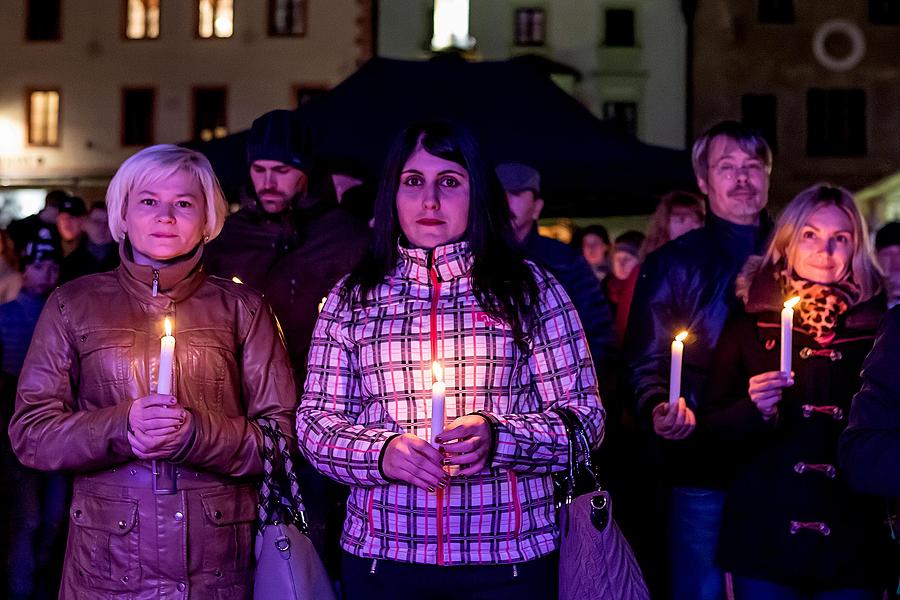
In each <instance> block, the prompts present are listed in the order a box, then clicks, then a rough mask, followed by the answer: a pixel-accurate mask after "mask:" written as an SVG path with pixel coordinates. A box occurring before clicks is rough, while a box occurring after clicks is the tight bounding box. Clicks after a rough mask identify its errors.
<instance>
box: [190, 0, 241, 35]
mask: <svg viewBox="0 0 900 600" xmlns="http://www.w3.org/2000/svg"><path fill="white" fill-rule="evenodd" d="M197 11H198V12H197V16H198V17H199V20H198V26H197V34H198V35H199V36H200V37H202V38H212V37H217V38H229V37H231V35H232V34H233V33H234V2H232V0H199V1H198V2H197Z"/></svg>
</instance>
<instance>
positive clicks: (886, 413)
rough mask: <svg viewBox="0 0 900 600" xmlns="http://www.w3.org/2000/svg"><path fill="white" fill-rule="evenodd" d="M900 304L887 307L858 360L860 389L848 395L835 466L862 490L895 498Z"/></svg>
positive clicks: (898, 489) (899, 486)
mask: <svg viewBox="0 0 900 600" xmlns="http://www.w3.org/2000/svg"><path fill="white" fill-rule="evenodd" d="M898 366H900V306H895V307H894V308H892V309H891V310H890V311H888V314H887V317H885V319H884V323H883V324H882V328H881V331H879V333H878V338H877V339H876V340H875V347H874V348H872V352H871V353H870V354H869V356H868V357H867V358H866V362H865V363H863V371H862V389H860V391H859V393H857V394H856V396H854V398H853V404H852V406H851V408H850V422H849V424H848V425H847V429H846V430H844V433H843V435H841V447H840V457H841V465H842V466H843V467H844V469H845V471H846V473H847V479H848V480H849V481H850V485H851V486H853V487H854V488H856V489H858V490H859V491H862V492H868V493H870V494H879V495H881V496H889V497H894V498H900V369H898Z"/></svg>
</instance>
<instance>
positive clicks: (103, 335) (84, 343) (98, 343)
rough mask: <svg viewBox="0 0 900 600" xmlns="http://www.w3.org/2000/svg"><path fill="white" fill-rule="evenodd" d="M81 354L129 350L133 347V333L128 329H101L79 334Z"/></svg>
mask: <svg viewBox="0 0 900 600" xmlns="http://www.w3.org/2000/svg"><path fill="white" fill-rule="evenodd" d="M79 339H80V340H81V347H82V352H83V353H85V354H87V353H88V352H94V351H95V350H101V349H103V348H123V347H124V348H130V347H133V346H134V332H133V331H131V330H128V329H103V330H100V331H91V332H88V333H83V334H81V337H80V338H79Z"/></svg>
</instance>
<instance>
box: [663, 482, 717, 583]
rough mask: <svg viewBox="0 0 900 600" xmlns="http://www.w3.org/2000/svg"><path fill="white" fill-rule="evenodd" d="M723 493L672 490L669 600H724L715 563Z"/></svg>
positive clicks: (682, 489)
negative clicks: (670, 595) (670, 596)
mask: <svg viewBox="0 0 900 600" xmlns="http://www.w3.org/2000/svg"><path fill="white" fill-rule="evenodd" d="M724 504H725V492H720V491H717V490H703V489H697V488H674V489H673V490H672V504H671V506H670V507H669V564H670V565H671V575H670V577H671V591H672V600H724V598H725V583H724V580H723V577H722V572H721V571H720V570H719V568H718V567H717V566H716V564H715V558H716V546H717V545H718V543H719V527H720V525H721V523H722V507H723V506H724Z"/></svg>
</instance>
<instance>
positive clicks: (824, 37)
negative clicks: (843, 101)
mask: <svg viewBox="0 0 900 600" xmlns="http://www.w3.org/2000/svg"><path fill="white" fill-rule="evenodd" d="M833 35H835V36H840V37H843V38H846V40H847V41H849V44H850V50H849V52H847V53H846V54H844V55H843V56H834V55H833V54H831V53H830V52H829V50H828V47H827V46H828V44H827V41H828V38H829V37H831V36H833ZM813 54H814V55H815V57H816V60H817V61H819V64H820V65H822V66H823V67H825V68H826V69H829V70H831V71H849V70H850V69H852V68H853V67H855V66H856V65H858V64H859V62H860V61H861V60H862V59H863V57H864V56H865V55H866V38H865V37H864V36H863V32H862V30H861V29H860V28H859V26H858V25H857V24H856V23H852V22H850V21H848V20H846V19H832V20H831V21H826V22H825V23H822V24H821V25H820V26H819V28H818V29H816V33H815V35H814V36H813Z"/></svg>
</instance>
